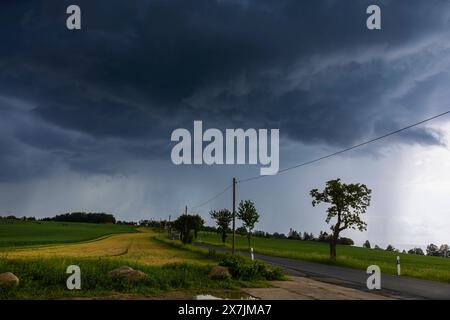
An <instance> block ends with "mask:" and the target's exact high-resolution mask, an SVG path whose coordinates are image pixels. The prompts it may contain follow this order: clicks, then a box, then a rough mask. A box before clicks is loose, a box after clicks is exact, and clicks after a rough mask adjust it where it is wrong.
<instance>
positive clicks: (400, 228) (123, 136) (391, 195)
mask: <svg viewBox="0 0 450 320" xmlns="http://www.w3.org/2000/svg"><path fill="white" fill-rule="evenodd" d="M74 3H76V4H78V5H80V7H81V10H82V30H80V31H69V30H67V28H66V26H65V21H66V18H67V15H66V13H65V12H66V7H67V6H68V5H70V4H74ZM373 3H376V4H378V5H379V6H380V7H381V10H382V30H376V31H369V30H368V29H367V28H366V18H367V15H366V13H365V11H366V8H367V6H368V5H369V4H373ZM0 6H1V10H0V26H1V28H0V37H1V39H2V40H1V44H0V49H1V50H0V214H3V215H4V214H15V215H17V216H22V215H27V216H30V215H32V216H37V217H43V216H52V215H55V214H58V213H62V212H69V211H105V212H110V213H113V214H114V215H115V216H116V217H118V218H119V219H125V220H139V219H149V218H152V217H153V218H168V215H169V214H171V215H172V217H174V216H176V215H178V214H180V213H181V210H182V208H183V207H184V206H185V205H186V204H187V205H188V206H194V205H196V204H198V203H201V202H203V201H204V200H206V199H208V198H209V197H211V196H213V195H214V194H215V193H216V192H219V191H220V190H222V189H223V188H224V187H225V186H226V185H228V184H230V183H231V178H232V177H233V176H236V177H237V178H238V179H243V178H246V177H249V176H254V175H258V174H259V166H255V165H250V166H249V165H247V166H242V165H240V166H237V165H234V166H206V165H203V166H175V165H174V164H172V161H171V159H170V152H171V148H172V147H173V143H171V142H170V134H171V132H172V131H173V130H175V129H177V128H187V129H189V130H192V128H193V121H194V120H202V121H203V126H204V127H206V128H211V127H214V128H220V129H225V128H244V129H246V128H268V129H270V128H279V129H280V167H281V168H284V167H288V166H291V165H294V164H296V163H300V162H303V161H307V160H310V159H314V158H315V157H319V156H322V155H325V154H327V153H330V152H333V151H336V150H339V149H342V148H345V147H347V146H350V145H352V144H355V143H359V142H362V141H364V140H367V139H370V138H372V137H376V136H379V135H382V134H384V133H387V132H389V131H392V130H395V129H398V128H401V127H403V126H406V125H408V124H410V123H414V122H417V121H420V120H422V119H424V118H427V117H429V116H433V115H435V114H438V113H441V112H444V111H446V110H449V109H450V103H449V101H450V99H449V98H450V90H449V84H450V43H449V40H448V39H450V28H449V27H450V25H449V24H450V23H449V22H450V2H448V1H442V0H429V1H423V0H417V1H413V0H411V1H388V0H379V1H335V0H322V1H297V0H291V1H289V0H278V1H264V0H258V1H256V0H255V1H252V0H240V1H232V0H230V1H226V0H222V1H219V0H216V1H215V0H196V1H186V0H177V1H167V0H164V1H162V0H161V1H112V0H107V1H106V0H103V1H39V2H38V1H2V2H1V4H0ZM449 139H450V118H449V117H447V118H441V119H439V120H436V121H433V122H430V123H428V124H426V125H423V126H420V127H416V128H414V129H412V130H410V131H408V132H404V133H402V134H399V135H397V136H395V137H391V138H389V139H386V140H383V141H380V142H377V143H374V144H371V145H370V146H366V147H363V148H361V149H358V150H355V151H352V152H349V153H346V154H345V155H342V156H339V157H334V158H331V159H327V160H324V161H321V162H318V163H315V164H313V165H311V166H306V167H302V168H299V169H297V170H293V171H289V172H286V173H284V174H282V175H279V176H273V177H265V178H263V179H259V180H255V181H251V182H248V183H245V184H239V185H238V190H237V196H238V199H239V200H240V199H252V200H253V201H255V203H256V207H257V208H258V209H259V211H260V214H261V219H260V223H259V224H258V225H257V229H260V230H265V231H270V232H274V231H278V232H284V233H287V232H288V231H289V228H290V227H292V228H295V229H297V230H300V231H302V232H303V231H308V232H313V233H314V234H316V235H317V234H318V233H319V231H320V230H326V231H328V226H327V225H326V224H325V222H324V220H325V215H326V214H325V210H326V206H318V207H315V208H313V207H312V206H311V199H310V197H309V196H308V192H309V190H311V189H312V188H323V186H324V185H325V182H326V181H327V180H330V179H334V178H338V177H339V178H342V179H343V180H344V182H360V183H365V184H366V185H367V186H368V187H369V188H371V189H372V190H373V199H372V200H373V201H372V205H371V207H370V208H369V210H368V211H367V213H366V215H365V217H364V219H365V220H366V221H367V222H368V231H367V232H364V233H360V232H346V233H345V235H347V236H351V237H352V238H353V239H355V240H356V242H357V244H361V243H362V242H363V241H364V240H366V239H369V240H370V241H371V242H372V244H375V243H377V244H379V245H383V246H386V245H387V244H389V243H392V244H394V245H396V246H399V247H401V248H404V247H405V248H408V247H410V246H414V245H424V244H427V243H430V242H434V243H437V244H441V243H444V242H447V243H449V242H450V232H449V230H450V161H449V160H450V149H449V146H448V144H447V142H448V141H450V140H449ZM230 206H231V194H230V192H227V193H224V194H223V195H222V196H221V197H218V198H217V199H215V200H214V201H212V202H210V203H208V204H207V205H205V206H203V207H200V208H198V209H196V210H195V212H197V213H199V214H201V215H202V216H203V217H204V218H205V219H206V220H207V221H208V222H210V221H209V219H207V217H208V212H209V210H210V209H212V208H222V207H228V208H230Z"/></svg>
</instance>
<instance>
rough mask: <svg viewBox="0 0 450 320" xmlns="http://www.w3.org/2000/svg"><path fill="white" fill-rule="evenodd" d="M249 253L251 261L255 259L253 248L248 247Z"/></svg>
mask: <svg viewBox="0 0 450 320" xmlns="http://www.w3.org/2000/svg"><path fill="white" fill-rule="evenodd" d="M250 254H251V256H252V261H253V260H255V256H254V255H253V248H250Z"/></svg>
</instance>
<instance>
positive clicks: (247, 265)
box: [219, 254, 284, 281]
mask: <svg viewBox="0 0 450 320" xmlns="http://www.w3.org/2000/svg"><path fill="white" fill-rule="evenodd" d="M219 265H220V266H223V267H228V269H229V271H230V273H231V275H232V276H233V278H236V279H240V280H245V281H250V280H258V279H266V280H280V279H283V276H284V275H283V272H282V271H281V269H279V268H275V267H269V266H268V265H267V264H265V263H263V262H261V261H256V260H254V261H251V260H248V259H246V258H244V257H242V256H237V255H230V254H226V255H225V256H224V257H223V258H222V260H221V261H220V263H219Z"/></svg>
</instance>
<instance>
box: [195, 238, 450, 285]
mask: <svg viewBox="0 0 450 320" xmlns="http://www.w3.org/2000/svg"><path fill="white" fill-rule="evenodd" d="M197 241H201V242H205V243H209V244H213V245H222V243H221V239H220V237H219V235H218V234H215V233H206V232H202V233H200V234H199V238H198V239H197ZM236 245H237V248H238V249H239V250H248V243H247V238H246V237H243V236H237V240H236ZM226 246H229V247H230V246H231V235H230V236H228V237H227V241H226ZM252 246H253V248H254V250H255V252H259V253H262V254H267V255H273V256H279V257H286V258H294V259H302V260H307V261H313V262H320V263H328V264H330V263H332V262H331V261H330V259H329V246H328V244H326V243H318V242H310V241H296V240H279V239H266V238H257V237H254V238H252ZM397 256H400V259H401V268H402V275H404V276H411V277H416V278H422V279H428V280H434V281H441V282H447V283H450V258H447V259H445V258H441V257H427V256H418V255H412V254H401V253H400V254H398V253H395V252H388V251H384V250H374V249H365V248H360V247H352V246H343V245H340V246H338V248H337V261H336V264H337V265H340V266H345V267H350V268H356V269H364V270H365V269H366V268H367V267H368V266H369V265H373V264H375V265H378V266H379V267H380V268H381V271H382V272H384V273H390V274H396V272H397V271H396V270H397V269H396V268H397V267H396V258H397Z"/></svg>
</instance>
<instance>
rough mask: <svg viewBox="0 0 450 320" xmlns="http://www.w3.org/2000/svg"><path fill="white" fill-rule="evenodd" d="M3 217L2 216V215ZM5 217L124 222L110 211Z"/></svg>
mask: <svg viewBox="0 0 450 320" xmlns="http://www.w3.org/2000/svg"><path fill="white" fill-rule="evenodd" d="M0 218H1V217H0ZM4 219H9V220H22V221H36V220H40V221H58V222H85V223H104V224H116V223H120V224H123V222H120V221H116V218H115V217H114V216H113V215H112V214H108V213H98V212H71V213H64V214H60V215H56V216H55V217H53V218H42V219H36V218H35V217H22V218H17V217H16V216H13V215H9V216H5V217H4Z"/></svg>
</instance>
